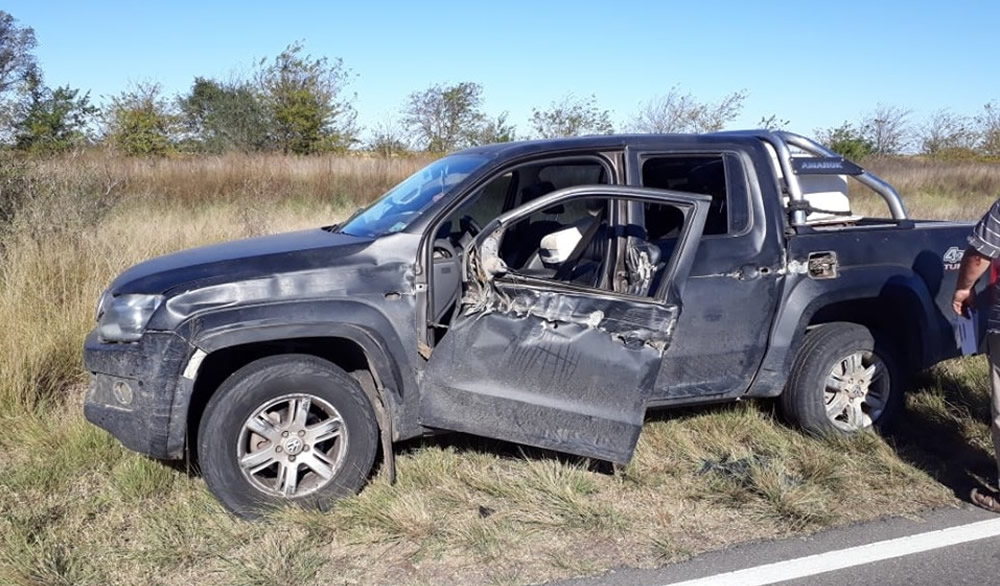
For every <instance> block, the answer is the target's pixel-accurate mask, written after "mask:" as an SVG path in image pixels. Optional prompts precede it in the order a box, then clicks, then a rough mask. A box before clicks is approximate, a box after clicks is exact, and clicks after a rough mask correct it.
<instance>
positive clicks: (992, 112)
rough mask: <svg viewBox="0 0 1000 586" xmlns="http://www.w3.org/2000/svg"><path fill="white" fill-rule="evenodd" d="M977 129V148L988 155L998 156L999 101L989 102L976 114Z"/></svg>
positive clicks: (999, 155) (999, 136) (999, 151)
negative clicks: (978, 135) (978, 139)
mask: <svg viewBox="0 0 1000 586" xmlns="http://www.w3.org/2000/svg"><path fill="white" fill-rule="evenodd" d="M976 126H977V127H978V129H979V134H980V137H981V138H980V142H979V150H980V151H982V153H983V154H984V155H987V156H990V157H1000V102H996V101H993V102H990V103H988V104H986V105H985V106H983V111H982V112H980V113H979V115H978V116H976Z"/></svg>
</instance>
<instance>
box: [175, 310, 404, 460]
mask: <svg viewBox="0 0 1000 586" xmlns="http://www.w3.org/2000/svg"><path fill="white" fill-rule="evenodd" d="M362 309H369V310H371V308H367V307H364V306H362ZM231 317H233V316H231ZM235 317H239V316H235ZM245 317H246V316H243V318H245ZM354 317H355V318H357V317H359V314H358V313H355V314H354ZM361 317H364V316H363V315H361ZM370 317H371V316H370ZM377 317H380V318H381V320H382V321H384V323H378V320H374V321H375V324H374V325H381V326H383V327H382V328H380V329H383V330H386V329H387V330H388V331H385V333H384V335H383V333H382V332H379V331H377V330H376V329H375V328H373V327H371V325H373V324H372V323H368V324H362V323H343V322H336V323H330V322H313V323H288V322H287V321H282V322H281V323H277V324H276V323H275V320H270V319H266V318H260V319H254V320H247V319H232V320H227V319H222V318H219V317H216V319H214V320H211V321H213V322H215V323H216V324H217V325H216V326H215V327H206V326H209V323H206V322H202V323H200V324H198V326H199V327H191V328H190V331H191V334H192V336H191V337H192V340H191V345H192V346H193V347H194V353H193V354H192V356H191V358H190V359H189V363H188V366H187V368H186V369H185V372H184V374H183V375H182V377H181V379H180V384H179V385H178V387H177V390H176V391H175V393H174V400H173V405H172V407H171V413H170V424H169V431H168V446H167V447H168V453H170V455H172V456H173V457H182V456H183V454H184V451H185V448H186V447H187V446H190V445H194V443H193V440H194V437H193V435H194V434H196V433H197V429H198V424H199V421H200V417H201V415H202V412H203V411H204V407H205V405H206V404H207V403H208V400H209V399H210V398H211V396H212V394H213V393H214V392H215V391H216V390H217V389H218V388H219V385H221V384H222V382H223V381H224V380H225V379H226V378H227V377H228V376H229V375H231V374H232V373H233V372H235V371H236V370H238V369H239V368H241V367H243V366H245V365H247V364H249V363H251V362H253V361H255V360H258V359H260V358H264V357H267V356H274V355H280V354H296V353H297V354H308V355H313V356H317V357H319V358H322V359H324V360H327V361H329V362H331V363H332V364H335V365H337V366H338V367H340V368H342V369H343V370H345V371H347V372H348V373H350V374H352V375H353V376H354V377H355V378H356V379H358V381H359V383H360V384H361V386H362V388H363V389H364V390H365V393H366V394H367V395H368V397H369V399H370V401H371V402H372V406H373V409H375V411H376V414H377V415H378V416H379V417H378V419H379V426H380V429H381V430H382V433H383V435H384V436H385V437H384V438H383V443H384V444H385V443H386V442H388V444H390V445H391V442H392V441H394V440H398V439H405V438H406V437H409V436H411V435H415V432H414V431H413V430H411V429H410V428H411V427H413V426H414V425H413V422H412V421H410V419H412V418H407V416H406V413H407V412H409V411H408V408H409V405H410V404H416V400H417V397H416V382H415V380H414V379H413V376H412V369H410V368H408V364H407V361H408V360H409V358H408V356H407V355H406V354H404V351H403V347H402V344H401V342H400V341H399V339H398V336H397V335H396V333H395V330H393V329H391V326H390V325H389V324H388V322H387V320H385V318H384V317H382V316H381V315H377ZM233 323H237V324H240V325H239V327H232V325H231V324H233Z"/></svg>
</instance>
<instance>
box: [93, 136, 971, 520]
mask: <svg viewBox="0 0 1000 586" xmlns="http://www.w3.org/2000/svg"><path fill="white" fill-rule="evenodd" d="M849 180H853V181H855V182H856V183H858V184H859V185H857V186H856V187H852V189H851V191H849V190H848V183H849ZM866 188H870V190H871V192H874V194H873V195H872V194H871V192H869V196H868V197H870V198H871V197H875V198H877V197H881V198H882V199H883V200H884V202H885V204H886V205H887V208H888V213H887V214H886V217H885V218H871V217H861V216H858V215H855V214H854V213H852V211H851V205H850V204H851V200H850V199H849V198H848V194H849V193H850V194H851V195H852V196H853V195H854V194H855V193H856V192H857V190H859V189H860V190H865V189H866ZM876 201H878V200H877V199H876ZM969 231H970V226H969V225H968V224H960V223H950V222H931V221H914V220H911V219H909V218H908V217H907V214H906V211H905V209H904V206H903V203H902V202H901V200H900V198H899V196H898V195H897V193H896V192H895V191H894V190H893V189H892V188H891V187H890V186H889V185H888V184H886V183H885V182H883V181H882V180H880V179H879V178H877V177H876V176H874V175H872V174H871V173H869V172H866V171H864V170H863V169H861V168H860V167H858V166H857V165H855V164H853V163H851V162H849V161H846V160H844V159H842V158H839V157H837V156H835V155H834V154H833V153H831V152H829V151H828V150H826V149H825V148H823V147H822V146H820V145H818V144H816V143H815V142H813V141H811V140H809V139H806V138H804V137H801V136H798V135H795V134H791V133H786V132H768V131H741V132H723V133H716V134H708V135H663V136H657V135H641V136H640V135H637V136H600V137H584V138H574V139H559V140H547V141H534V142H515V143H508V144H499V145H491V146H485V147H479V148H473V149H469V150H465V151H462V152H459V153H455V154H452V155H449V156H446V157H444V158H441V159H439V160H437V161H435V162H433V163H431V164H430V165H428V166H427V167H426V168H424V169H423V170H421V171H419V172H417V173H416V174H414V175H413V176H412V177H410V178H408V179H406V180H405V181H403V182H402V183H400V184H399V185H398V186H397V187H395V188H393V189H392V190H391V191H389V192H388V193H386V194H385V195H384V196H383V197H382V198H381V199H379V200H378V201H376V202H375V203H373V204H372V205H371V206H369V207H368V208H367V209H364V210H362V211H359V212H358V213H356V214H355V215H354V216H352V217H351V218H349V219H348V220H347V221H345V222H343V223H341V224H337V225H332V226H327V227H324V228H316V229H313V230H306V231H303V232H296V233H289V234H279V235H275V236H267V237H262V238H254V239H250V240H243V241H239V242H231V243H224V244H219V245H215V246H209V247H205V248H198V249H193V250H187V251H183V252H179V253H176V254H171V255H168V256H164V257H161V258H156V259H153V260H150V261H147V262H144V263H142V264H139V265H137V266H135V267H132V268H131V269H129V270H127V271H125V272H124V273H123V274H122V275H121V276H119V277H118V278H117V279H116V280H115V281H114V282H113V283H112V284H111V286H110V287H109V288H108V290H107V291H106V292H105V293H104V294H103V296H102V297H101V299H100V303H99V308H98V312H97V327H96V329H95V330H94V331H93V332H92V333H91V334H90V336H89V337H88V338H87V341H86V348H85V352H84V360H85V364H86V368H87V369H88V370H89V371H90V373H92V386H91V389H90V391H89V394H88V395H87V399H86V404H85V413H86V416H87V418H88V419H89V420H90V421H91V422H93V423H95V424H96V425H98V426H100V427H102V428H104V429H106V430H108V431H110V432H111V433H112V434H114V435H115V436H116V437H117V438H119V439H120V440H121V442H122V443H123V444H125V445H126V446H128V447H129V448H131V449H133V450H136V451H139V452H142V453H144V454H148V455H150V456H152V457H155V458H161V459H180V458H183V457H185V456H189V457H192V458H196V459H197V461H198V463H199V466H200V468H201V470H202V473H203V475H204V478H205V480H206V482H207V484H208V487H209V488H210V489H211V491H212V492H213V493H214V494H215V495H216V496H217V497H218V498H219V499H220V500H221V501H222V502H223V503H224V504H225V506H227V507H228V508H229V509H231V510H232V511H234V512H236V513H238V514H241V515H254V514H255V513H256V512H258V511H259V510H260V509H261V508H262V507H267V506H271V505H274V504H280V503H282V502H287V501H291V502H297V503H302V504H309V505H320V506H322V505H323V504H325V503H329V502H330V501H332V500H334V499H336V498H338V497H343V496H345V495H350V494H353V493H355V492H357V491H358V490H360V489H361V488H362V486H363V485H364V483H365V482H366V479H368V478H369V476H370V474H371V470H372V468H373V465H374V463H375V460H376V457H377V456H378V455H379V453H381V458H382V460H383V466H384V467H385V468H386V469H387V472H388V473H389V474H394V467H393V455H392V454H393V451H392V449H393V443H394V442H398V441H401V440H406V439H408V438H413V437H417V436H420V435H424V434H429V433H436V432H440V431H459V432H465V433H470V434H475V435H479V436H485V437H489V438H496V439H500V440H505V441H510V442H517V443H521V444H526V445H530V446H537V447H541V448H547V449H551V450H557V451H560V452H566V453H569V454H575V455H579V456H584V457H590V458H595V459H600V460H606V461H610V462H614V463H624V462H628V461H629V459H630V458H631V457H632V453H633V450H634V449H635V445H636V441H637V439H638V437H639V433H640V430H641V428H642V424H643V419H644V416H645V414H646V412H647V410H649V409H653V408H662V407H673V406H679V405H692V404H703V403H714V402H723V401H736V400H740V399H743V398H745V397H779V403H780V405H781V407H782V408H783V411H784V413H785V415H786V417H787V418H788V419H789V420H790V421H791V422H793V423H795V424H797V425H799V426H801V427H802V428H804V429H805V430H808V431H809V432H817V433H826V432H833V433H838V432H839V433H852V432H855V431H857V430H862V429H865V428H869V427H872V426H875V427H881V426H884V425H887V424H889V423H890V422H891V420H892V418H893V416H894V415H895V414H896V413H897V412H898V411H899V410H900V408H901V405H902V400H903V396H902V395H903V390H904V381H905V377H906V375H907V373H910V372H913V371H915V370H918V369H922V368H925V367H928V366H930V365H932V364H934V363H936V362H938V361H941V360H943V359H946V358H950V357H954V356H957V355H959V354H960V353H961V344H960V343H959V342H957V341H956V336H955V333H954V329H953V327H954V323H953V322H954V319H955V318H954V317H953V316H952V314H951V312H950V310H949V305H950V293H951V291H952V290H953V289H954V281H955V277H956V272H957V268H958V261H959V260H960V257H961V251H962V250H964V248H965V243H966V240H965V239H966V236H967V235H968V233H969Z"/></svg>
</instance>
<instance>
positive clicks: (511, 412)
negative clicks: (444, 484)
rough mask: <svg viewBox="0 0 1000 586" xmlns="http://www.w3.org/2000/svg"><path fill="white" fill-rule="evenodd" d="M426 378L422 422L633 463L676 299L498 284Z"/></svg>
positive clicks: (457, 326) (441, 350)
mask: <svg viewBox="0 0 1000 586" xmlns="http://www.w3.org/2000/svg"><path fill="white" fill-rule="evenodd" d="M489 289H491V290H492V292H493V293H494V296H493V302H492V303H490V304H489V305H488V307H484V306H483V305H479V307H480V308H481V310H479V311H475V310H474V311H473V313H471V315H470V314H469V313H468V312H467V313H466V315H464V316H462V317H461V318H459V319H456V320H455V322H454V323H453V324H452V328H451V330H450V331H449V333H448V335H447V336H445V338H444V339H443V340H442V342H441V344H440V345H439V346H438V347H437V348H436V349H435V351H434V354H433V356H432V359H431V361H430V363H429V364H428V368H427V370H426V371H425V377H424V381H423V384H422V385H421V387H422V390H421V405H420V416H421V423H422V424H423V425H426V426H429V427H440V428H446V429H454V430H457V431H464V432H467V433H473V434H477V435H483V436H487V437H493V438H497V439H502V440H507V441H513V442H517V443H523V444H527V445H532V446H537V447H541V448H547V449H552V450H558V451H561V452H567V453H570V454H575V455H580V456H586V457H592V458H598V459H602V460H609V461H612V462H619V463H624V462H627V461H629V460H630V459H631V457H632V452H633V450H634V449H635V444H636V441H637V440H638V437H639V432H640V430H641V427H642V422H643V417H644V415H645V403H646V399H647V398H648V395H649V392H650V389H651V387H652V382H653V379H654V378H655V375H656V371H657V369H658V367H659V364H660V359H661V356H662V353H663V350H664V349H665V347H666V345H667V342H668V340H669V338H670V335H671V332H672V330H673V328H674V325H675V324H676V322H677V314H678V308H677V307H676V306H671V305H663V304H657V303H649V302H643V301H639V300H636V301H628V300H621V299H613V298H605V297H599V296H594V295H593V294H574V293H566V292H553V291H539V290H536V289H531V288H527V287H513V286H501V287H498V288H495V289H494V288H492V287H491V288H489Z"/></svg>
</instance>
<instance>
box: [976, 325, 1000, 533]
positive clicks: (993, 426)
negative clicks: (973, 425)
mask: <svg viewBox="0 0 1000 586" xmlns="http://www.w3.org/2000/svg"><path fill="white" fill-rule="evenodd" d="M986 347H987V354H988V356H989V364H990V415H991V421H990V432H991V433H992V435H993V458H994V459H995V460H996V464H997V483H998V484H1000V334H988V335H987V338H986ZM972 502H973V503H975V504H977V505H979V506H980V507H983V508H984V509H989V510H991V511H993V512H996V513H1000V494H998V493H992V492H988V491H981V490H978V489H973V490H972Z"/></svg>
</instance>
